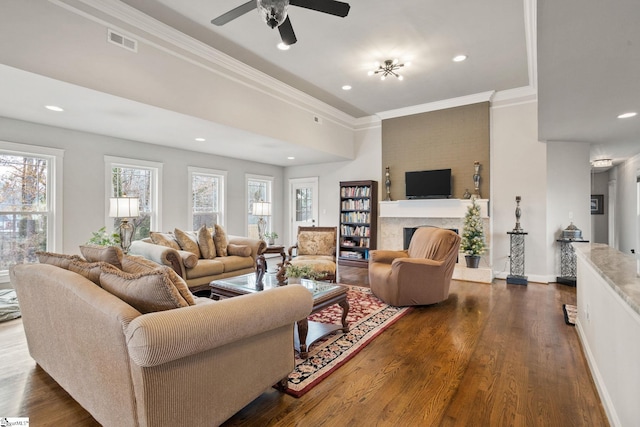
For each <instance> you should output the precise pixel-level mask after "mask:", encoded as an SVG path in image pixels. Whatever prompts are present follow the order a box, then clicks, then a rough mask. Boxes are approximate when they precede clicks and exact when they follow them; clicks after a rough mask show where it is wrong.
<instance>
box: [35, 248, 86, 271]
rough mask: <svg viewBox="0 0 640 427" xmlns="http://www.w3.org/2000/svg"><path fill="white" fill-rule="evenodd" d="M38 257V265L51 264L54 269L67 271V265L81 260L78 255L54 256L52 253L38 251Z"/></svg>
mask: <svg viewBox="0 0 640 427" xmlns="http://www.w3.org/2000/svg"><path fill="white" fill-rule="evenodd" d="M36 255H37V256H38V261H40V264H51V265H55V266H56V267H60V268H64V269H65V270H68V269H69V264H71V261H77V260H81V259H82V258H80V257H79V256H78V255H67V254H56V253H53V252H44V251H38V252H36Z"/></svg>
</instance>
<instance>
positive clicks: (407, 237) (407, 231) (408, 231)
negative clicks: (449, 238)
mask: <svg viewBox="0 0 640 427" xmlns="http://www.w3.org/2000/svg"><path fill="white" fill-rule="evenodd" d="M420 227H434V226H433V225H419V226H417V227H404V228H403V229H402V242H403V243H402V244H403V246H402V249H404V250H407V249H409V243H410V242H411V238H412V237H413V233H415V232H416V230H417V229H418V228H420ZM447 230H451V231H453V232H454V233H456V234H458V229H457V228H447Z"/></svg>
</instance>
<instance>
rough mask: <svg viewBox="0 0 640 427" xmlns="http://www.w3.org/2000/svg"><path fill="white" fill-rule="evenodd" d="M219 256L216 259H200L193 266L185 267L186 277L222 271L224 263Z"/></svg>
mask: <svg viewBox="0 0 640 427" xmlns="http://www.w3.org/2000/svg"><path fill="white" fill-rule="evenodd" d="M221 259H223V258H221V257H217V258H216V259H201V260H200V261H198V265H196V266H195V267H194V268H189V269H187V271H186V273H187V279H197V278H199V277H206V276H213V275H215V274H222V273H224V271H225V269H224V264H223V263H222V261H220V260H221Z"/></svg>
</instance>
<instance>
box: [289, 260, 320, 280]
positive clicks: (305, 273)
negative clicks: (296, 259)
mask: <svg viewBox="0 0 640 427" xmlns="http://www.w3.org/2000/svg"><path fill="white" fill-rule="evenodd" d="M321 276H322V274H321V273H318V272H317V271H315V270H314V269H313V267H312V266H310V265H295V264H289V265H287V270H286V273H285V277H286V278H288V279H289V283H300V279H309V280H316V279H319V278H320V277H321ZM292 279H293V280H292Z"/></svg>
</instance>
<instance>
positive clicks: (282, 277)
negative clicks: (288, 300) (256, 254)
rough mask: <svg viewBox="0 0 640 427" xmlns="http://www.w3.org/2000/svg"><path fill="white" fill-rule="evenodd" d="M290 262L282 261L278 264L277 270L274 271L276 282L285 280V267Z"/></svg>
mask: <svg viewBox="0 0 640 427" xmlns="http://www.w3.org/2000/svg"><path fill="white" fill-rule="evenodd" d="M290 265H291V263H290V262H289V261H285V262H282V263H280V264H278V272H277V273H276V279H278V283H279V284H280V283H285V282H286V281H287V276H286V274H287V267H288V266H290Z"/></svg>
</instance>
